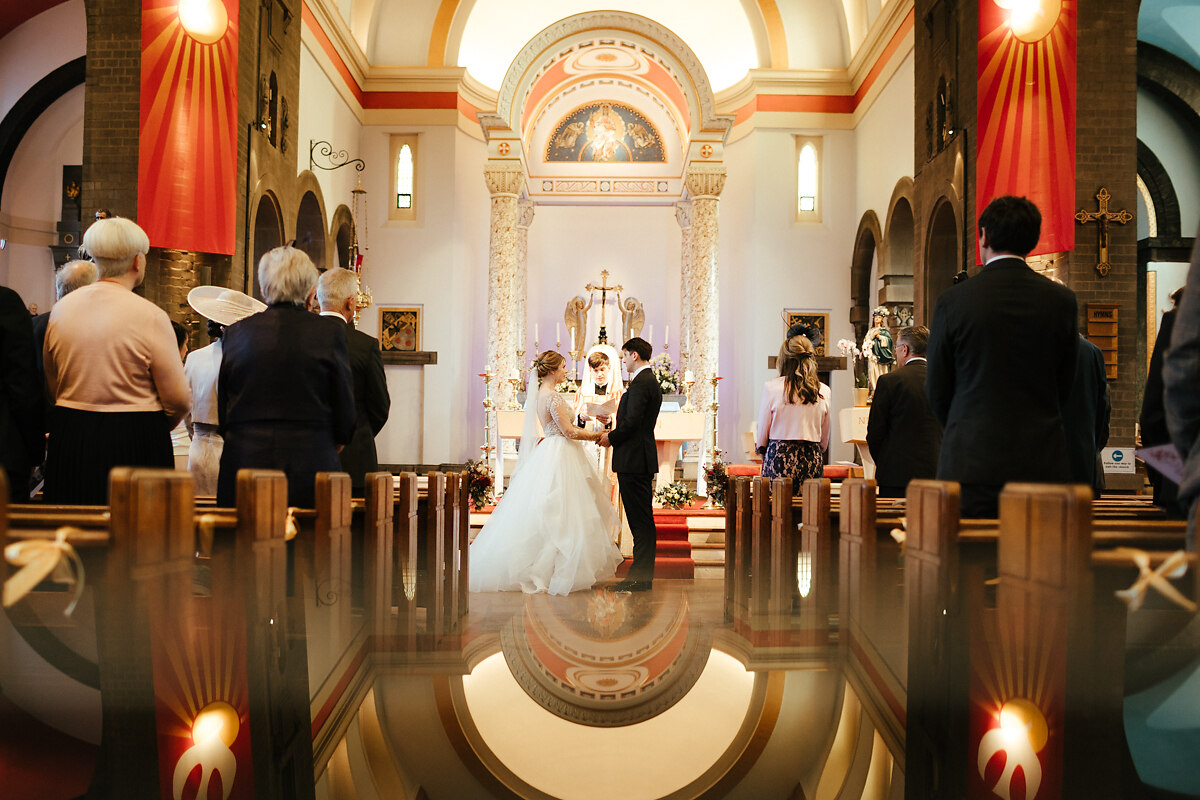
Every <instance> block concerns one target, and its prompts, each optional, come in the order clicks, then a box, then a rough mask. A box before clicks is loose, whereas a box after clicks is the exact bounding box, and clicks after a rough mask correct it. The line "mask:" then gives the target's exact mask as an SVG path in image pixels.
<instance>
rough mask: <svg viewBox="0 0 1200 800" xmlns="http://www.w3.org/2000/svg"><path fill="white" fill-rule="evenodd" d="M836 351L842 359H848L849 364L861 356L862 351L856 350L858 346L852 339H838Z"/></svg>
mask: <svg viewBox="0 0 1200 800" xmlns="http://www.w3.org/2000/svg"><path fill="white" fill-rule="evenodd" d="M837 349H838V352H839V353H841V354H842V357H843V358H848V359H850V361H851V363H853V362H854V361H857V360H858V359H859V358H860V357H861V356H862V351H860V350H859V349H858V345H857V344H855V343H854V340H853V339H838V343H837Z"/></svg>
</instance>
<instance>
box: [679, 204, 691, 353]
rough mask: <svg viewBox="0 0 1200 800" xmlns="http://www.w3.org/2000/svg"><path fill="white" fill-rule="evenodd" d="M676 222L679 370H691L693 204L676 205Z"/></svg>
mask: <svg viewBox="0 0 1200 800" xmlns="http://www.w3.org/2000/svg"><path fill="white" fill-rule="evenodd" d="M675 221H676V222H678V223H679V231H680V234H681V237H680V245H679V337H678V339H677V341H678V342H679V369H680V371H681V372H682V370H684V369H690V366H689V365H688V364H686V363H685V362H684V353H687V352H688V346H689V344H690V341H691V335H692V325H691V315H692V290H691V286H692V274H691V273H692V269H691V258H692V204H691V203H689V202H686V201H681V202H679V203H676V204H675Z"/></svg>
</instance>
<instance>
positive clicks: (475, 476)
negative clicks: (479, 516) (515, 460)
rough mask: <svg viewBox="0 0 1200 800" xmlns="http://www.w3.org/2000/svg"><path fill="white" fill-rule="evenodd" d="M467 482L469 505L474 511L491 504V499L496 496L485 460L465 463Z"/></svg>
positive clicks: (490, 472) (490, 473)
mask: <svg viewBox="0 0 1200 800" xmlns="http://www.w3.org/2000/svg"><path fill="white" fill-rule="evenodd" d="M467 481H468V489H467V491H468V492H469V494H470V495H471V505H472V506H474V507H475V510H476V511H478V510H479V509H481V508H483V507H484V506H486V505H487V504H488V503H490V502H492V499H493V498H494V497H495V496H496V494H495V491H494V487H495V480H494V478H493V477H492V468H491V466H490V465H489V464H488V462H487V459H485V458H478V459H475V460H474V461H468V462H467Z"/></svg>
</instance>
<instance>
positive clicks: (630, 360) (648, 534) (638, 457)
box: [600, 336, 662, 592]
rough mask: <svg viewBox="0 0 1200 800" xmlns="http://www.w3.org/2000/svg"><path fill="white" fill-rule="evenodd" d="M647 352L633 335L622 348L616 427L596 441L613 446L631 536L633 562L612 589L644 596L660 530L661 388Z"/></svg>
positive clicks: (650, 581)
mask: <svg viewBox="0 0 1200 800" xmlns="http://www.w3.org/2000/svg"><path fill="white" fill-rule="evenodd" d="M651 352H652V348H651V347H650V343H649V342H647V341H646V340H645V339H642V338H640V337H637V336H635V337H634V338H632V339H630V340H629V341H628V342H626V343H625V344H623V345H621V364H622V366H624V367H625V370H626V371H627V372H628V373H629V388H627V389H626V390H625V394H623V395H621V402H620V404H619V405H618V406H617V425H616V427H615V428H613V430H611V431H609V432H607V433H605V434H604V435H602V436H601V437H600V445H601V446H602V447H609V446H611V447H612V448H613V459H612V468H613V472H615V473H617V482H618V485H619V487H620V490H621V505H622V506H624V508H625V517H626V519H628V520H629V530H630V532H632V533H633V564H631V565H630V567H629V574H628V575H627V576H626V577H625V580H623V581H621V582H620V583H617V584H616V585H615V586H613V589H614V590H615V591H618V592H644V591H646V590H647V589H649V588H651V586H652V585H653V581H654V554H655V551H656V550H657V548H658V530H657V529H656V528H655V527H654V508H653V506H652V505H651V499H652V492H651V485H652V482H653V480H654V475H655V473H657V472H658V451H657V449H656V448H655V446H654V423H656V422H657V421H658V409H659V407H660V406H661V405H662V389H660V388H659V386H658V380H657V379H656V378H655V377H654V372H653V370H651V369H650V354H651Z"/></svg>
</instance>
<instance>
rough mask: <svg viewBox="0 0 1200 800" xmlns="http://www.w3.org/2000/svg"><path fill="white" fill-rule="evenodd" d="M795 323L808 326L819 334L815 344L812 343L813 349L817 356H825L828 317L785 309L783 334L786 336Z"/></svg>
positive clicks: (812, 312)
mask: <svg viewBox="0 0 1200 800" xmlns="http://www.w3.org/2000/svg"><path fill="white" fill-rule="evenodd" d="M797 322H801V323H804V324H805V325H807V326H808V328H809V330H815V331H817V332H818V333H820V338H819V339H818V340H817V341H816V342H813V349H814V350H816V351H817V355H819V356H823V355H825V342H826V340H827V339H828V336H827V335H826V334H827V333H828V331H829V315H828V314H821V313H818V312H815V311H805V310H804V309H799V308H785V309H784V310H783V332H784V334H785V335H786V334H787V331H788V328H790V327H792V326H793V325H795V324H796V323H797Z"/></svg>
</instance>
